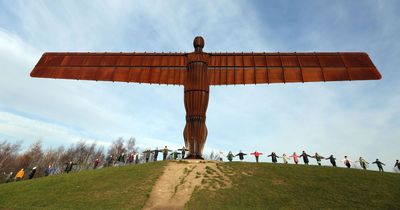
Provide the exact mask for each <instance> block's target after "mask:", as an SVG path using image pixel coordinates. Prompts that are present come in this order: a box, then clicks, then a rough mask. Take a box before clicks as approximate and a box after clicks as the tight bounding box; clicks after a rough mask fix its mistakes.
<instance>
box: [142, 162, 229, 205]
mask: <svg viewBox="0 0 400 210" xmlns="http://www.w3.org/2000/svg"><path fill="white" fill-rule="evenodd" d="M221 167H222V166H221V164H220V163H218V162H215V161H199V160H185V161H171V162H169V163H168V164H167V166H166V168H165V171H164V173H163V174H162V175H161V177H160V178H159V179H158V180H157V182H156V184H155V185H154V187H153V189H152V192H151V194H150V198H149V200H147V202H146V205H145V207H144V208H143V209H146V210H148V209H152V210H155V209H174V210H178V209H183V208H184V206H185V204H186V202H188V201H189V199H190V197H191V195H192V193H193V191H194V190H195V188H197V187H199V188H207V189H210V190H215V189H219V188H222V187H223V188H225V187H229V186H230V185H231V182H230V180H229V178H228V177H227V176H225V175H224V173H222V172H221Z"/></svg>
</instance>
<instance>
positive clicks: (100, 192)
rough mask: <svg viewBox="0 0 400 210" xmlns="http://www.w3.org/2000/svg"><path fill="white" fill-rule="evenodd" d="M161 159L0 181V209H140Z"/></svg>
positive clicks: (163, 163) (146, 197) (148, 192)
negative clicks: (16, 180) (151, 161)
mask: <svg viewBox="0 0 400 210" xmlns="http://www.w3.org/2000/svg"><path fill="white" fill-rule="evenodd" d="M164 166H165V162H156V163H148V164H141V165H134V166H124V167H113V168H105V169H99V170H91V171H82V172H79V173H70V174H63V175H57V176H50V177H43V178H37V179H32V180H25V181H20V182H14V183H7V184H0V209H87V210H89V209H141V208H142V207H143V206H144V204H145V202H146V200H147V199H148V197H149V195H150V192H151V189H152V187H153V185H154V183H155V181H156V179H157V178H158V177H159V176H160V175H161V173H162V172H163V167H164Z"/></svg>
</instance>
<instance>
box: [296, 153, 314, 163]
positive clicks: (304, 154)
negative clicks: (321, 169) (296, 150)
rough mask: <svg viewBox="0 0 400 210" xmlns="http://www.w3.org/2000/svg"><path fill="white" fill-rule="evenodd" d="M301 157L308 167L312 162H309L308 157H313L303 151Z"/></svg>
mask: <svg viewBox="0 0 400 210" xmlns="http://www.w3.org/2000/svg"><path fill="white" fill-rule="evenodd" d="M299 157H303V161H304V164H306V165H308V163H309V162H310V161H309V160H308V157H311V155H309V154H307V153H306V152H305V151H303V152H302V153H301V155H300V156H299Z"/></svg>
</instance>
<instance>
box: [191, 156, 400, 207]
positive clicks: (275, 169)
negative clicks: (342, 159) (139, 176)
mask: <svg viewBox="0 0 400 210" xmlns="http://www.w3.org/2000/svg"><path fill="white" fill-rule="evenodd" d="M222 171H224V172H225V174H227V175H228V176H229V177H230V179H231V181H232V183H233V184H232V187H230V188H225V189H221V188H220V189H217V190H212V189H199V190H197V191H195V192H194V193H193V195H192V198H191V200H190V201H189V202H188V203H187V204H186V208H188V209H400V174H393V173H379V172H376V171H362V170H357V169H345V168H333V167H321V166H305V165H285V164H272V163H258V164H257V163H240V162H234V163H226V164H223V167H222ZM212 181H213V180H212V179H211V180H209V182H212Z"/></svg>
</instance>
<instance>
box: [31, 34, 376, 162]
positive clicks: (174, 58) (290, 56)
mask: <svg viewBox="0 0 400 210" xmlns="http://www.w3.org/2000/svg"><path fill="white" fill-rule="evenodd" d="M193 46H194V48H195V51H194V52H192V53H69V52H65V53H44V54H43V56H42V57H41V59H40V60H39V62H38V63H37V64H36V66H35V68H34V69H33V70H32V72H31V76H32V77H42V78H59V79H77V80H96V81H115V82H137V83H149V84H167V85H169V84H170V85H183V86H184V91H185V92H184V102H185V109H186V126H185V128H184V131H183V136H184V139H185V145H186V147H187V148H188V149H189V154H188V158H201V154H202V150H203V147H204V144H205V142H206V138H207V127H206V123H205V122H206V111H207V105H208V99H209V86H210V85H238V84H243V85H245V84H265V83H268V84H269V83H289V82H320V81H323V82H328V81H344V80H348V81H351V80H377V79H381V74H380V73H379V71H378V69H377V68H376V67H375V65H374V64H373V63H372V61H371V59H370V58H369V56H368V55H367V54H366V53H361V52H337V53H316V52H312V53H253V52H252V53H205V52H203V47H204V39H203V38H202V37H196V38H195V39H194V41H193Z"/></svg>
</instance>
